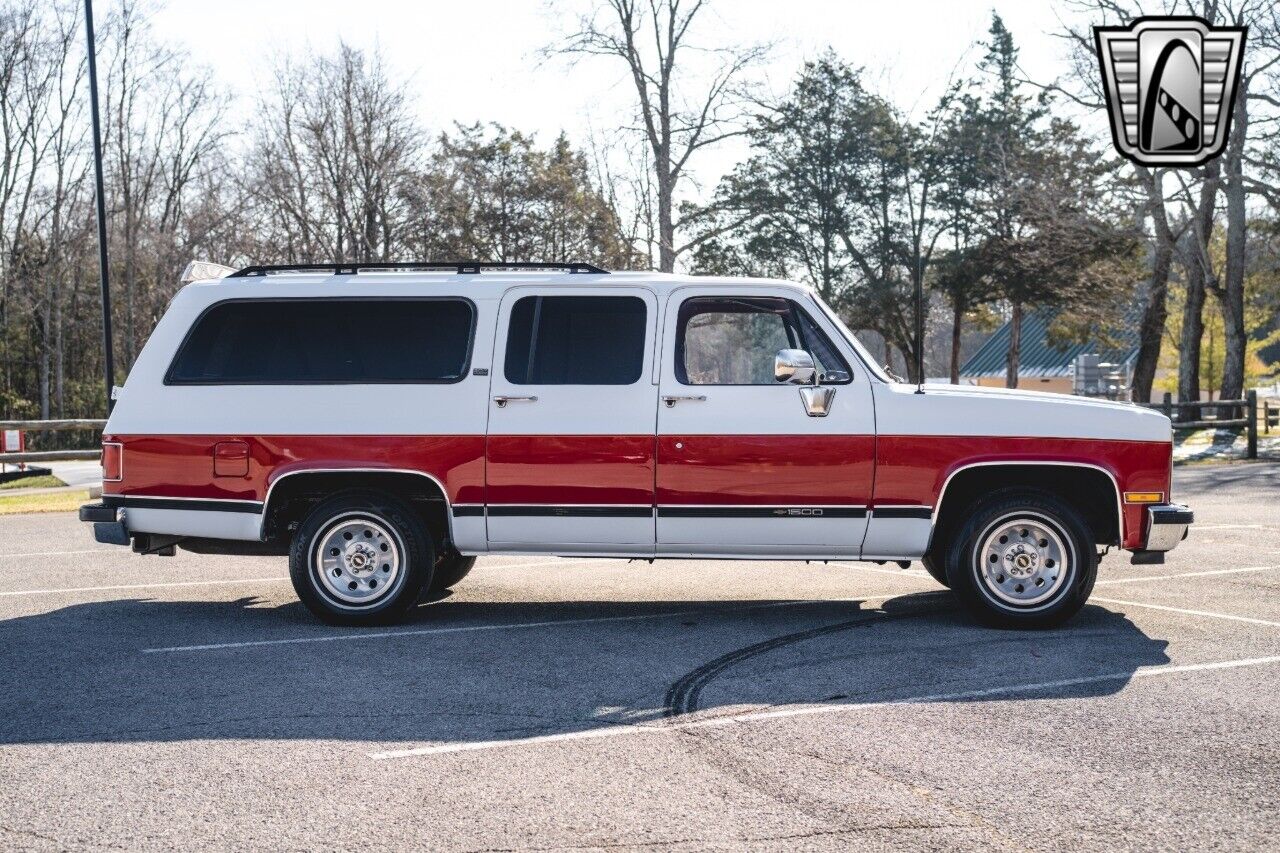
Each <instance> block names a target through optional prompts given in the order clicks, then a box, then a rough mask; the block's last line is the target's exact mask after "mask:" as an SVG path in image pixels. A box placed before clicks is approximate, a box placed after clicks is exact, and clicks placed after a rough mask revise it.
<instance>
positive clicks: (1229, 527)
mask: <svg viewBox="0 0 1280 853" xmlns="http://www.w3.org/2000/svg"><path fill="white" fill-rule="evenodd" d="M1192 529H1193V530H1280V527H1276V526H1275V525H1274V524H1197V525H1196V526H1195V527H1194V528H1192Z"/></svg>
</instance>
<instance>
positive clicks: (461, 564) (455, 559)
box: [427, 551, 476, 595]
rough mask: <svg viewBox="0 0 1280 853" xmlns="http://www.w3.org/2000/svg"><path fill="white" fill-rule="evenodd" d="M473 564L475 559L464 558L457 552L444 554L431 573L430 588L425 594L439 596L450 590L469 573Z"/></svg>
mask: <svg viewBox="0 0 1280 853" xmlns="http://www.w3.org/2000/svg"><path fill="white" fill-rule="evenodd" d="M475 564H476V558H475V557H464V556H462V555H461V554H459V553H458V552H457V551H450V552H449V553H447V554H445V555H444V556H443V557H441V558H440V560H439V562H437V563H436V567H435V571H433V572H432V573H431V586H430V587H429V588H428V589H427V594H428V595H439V594H440V593H442V592H444V591H445V590H446V589H451V588H452V587H453V586H454V584H457V583H459V582H460V581H461V580H462V579H463V578H465V577H466V576H467V575H469V574H470V573H471V569H472V568H473V567H474V566H475Z"/></svg>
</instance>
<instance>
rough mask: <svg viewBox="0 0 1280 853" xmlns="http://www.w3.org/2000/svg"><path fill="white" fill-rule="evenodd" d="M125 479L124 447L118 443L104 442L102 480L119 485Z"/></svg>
mask: <svg viewBox="0 0 1280 853" xmlns="http://www.w3.org/2000/svg"><path fill="white" fill-rule="evenodd" d="M123 477H124V447H123V445H121V444H120V442H118V441H104V442H102V480H103V482H104V483H118V482H120V480H121V479H123Z"/></svg>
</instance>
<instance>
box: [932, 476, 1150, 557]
mask: <svg viewBox="0 0 1280 853" xmlns="http://www.w3.org/2000/svg"><path fill="white" fill-rule="evenodd" d="M1012 465H1053V466H1056V467H1061V468H1092V469H1093V470H1094V471H1101V472H1102V473H1103V474H1106V475H1107V479H1108V480H1110V481H1111V487H1112V488H1113V489H1115V493H1116V530H1117V531H1119V533H1120V544H1123V543H1124V534H1125V530H1124V505H1123V504H1121V503H1120V484H1119V483H1118V482H1117V481H1116V477H1115V475H1114V474H1112V473H1111V472H1110V471H1108V470H1107V469H1106V468H1103V467H1102V466H1101V465H1094V464H1093V463H1091V462H1059V461H1049V460H1040V459H1018V460H1003V461H999V462H971V463H969V464H968V465H961V466H960V467H959V468H957V469H956V470H954V471H952V472H951V473H950V474H948V475H947V479H946V480H945V481H944V482H943V484H942V489H941V490H940V491H939V492H938V500H937V501H936V502H935V503H934V505H933V514H932V516H930V518H929V541H928V542H926V543H925V551H928V550H929V546H930V545H932V544H933V533H934V531H935V530H937V529H938V511H939V510H940V509H942V500H943V498H945V497H946V496H947V487H948V486H950V485H951V481H952V480H953V479H954V478H955V476H956V475H957V474H959V473H960V472H961V471H967V470H969V469H970V468H991V467H996V466H1002V467H1005V468H1007V467H1009V466H1012Z"/></svg>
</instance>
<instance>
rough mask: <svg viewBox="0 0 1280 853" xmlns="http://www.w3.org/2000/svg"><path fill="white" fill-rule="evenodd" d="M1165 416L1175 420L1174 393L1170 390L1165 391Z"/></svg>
mask: <svg viewBox="0 0 1280 853" xmlns="http://www.w3.org/2000/svg"><path fill="white" fill-rule="evenodd" d="M1164 416H1165V417H1166V418H1168V419H1169V420H1173V395H1172V394H1170V393H1169V392H1168V391H1165V392H1164Z"/></svg>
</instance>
